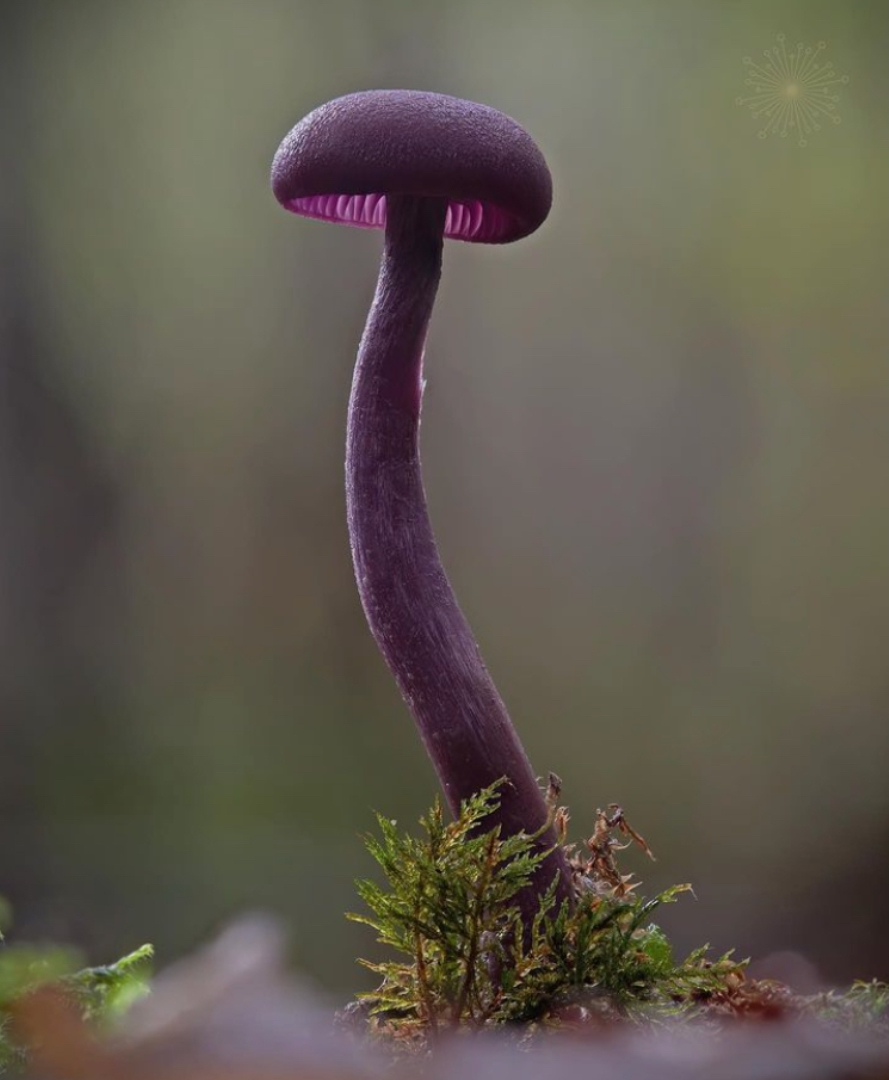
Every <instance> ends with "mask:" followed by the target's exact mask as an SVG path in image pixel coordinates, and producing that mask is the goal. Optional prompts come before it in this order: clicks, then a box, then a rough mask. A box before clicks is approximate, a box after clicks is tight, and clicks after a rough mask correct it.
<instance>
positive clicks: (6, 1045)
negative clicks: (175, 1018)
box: [0, 898, 153, 1076]
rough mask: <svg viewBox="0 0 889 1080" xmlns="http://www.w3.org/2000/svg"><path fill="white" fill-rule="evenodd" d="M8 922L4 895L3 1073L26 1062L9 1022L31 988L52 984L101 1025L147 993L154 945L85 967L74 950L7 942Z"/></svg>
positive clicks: (0, 949)
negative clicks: (100, 965)
mask: <svg viewBox="0 0 889 1080" xmlns="http://www.w3.org/2000/svg"><path fill="white" fill-rule="evenodd" d="M9 921H10V912H9V907H8V905H7V904H6V902H5V901H4V900H3V899H2V898H0V1076H3V1075H5V1074H7V1073H11V1072H13V1071H14V1070H18V1069H20V1068H22V1067H23V1066H24V1064H25V1051H24V1049H23V1047H22V1046H21V1045H19V1044H18V1043H17V1042H16V1041H15V1040H14V1038H13V1036H12V1034H11V1032H10V1021H11V1017H12V1012H13V1010H14V1007H15V1004H16V1002H18V1001H19V1000H21V999H22V998H23V997H25V996H26V995H27V994H29V993H31V992H32V991H34V990H37V989H39V988H41V987H45V986H48V985H52V986H53V987H54V988H56V989H58V990H59V991H60V992H61V993H63V994H64V995H65V996H66V997H68V998H69V999H70V1000H72V1001H73V1002H74V1003H75V1004H76V1005H77V1007H78V1009H79V1012H80V1014H81V1016H82V1017H83V1019H84V1020H89V1021H93V1022H96V1023H99V1024H100V1025H101V1024H110V1023H112V1022H113V1021H114V1020H115V1019H116V1018H117V1017H119V1016H120V1015H121V1014H122V1013H123V1012H124V1011H125V1010H126V1009H127V1008H128V1007H129V1005H130V1004H132V1002H133V1001H135V1000H136V999H137V998H139V997H141V996H142V995H143V994H145V993H147V979H148V965H149V961H150V960H151V957H152V954H153V950H152V947H151V946H150V945H143V946H142V947H141V948H139V949H136V950H134V951H133V952H131V953H129V954H127V955H126V956H124V957H121V959H120V960H118V961H117V962H116V963H114V964H108V965H105V966H102V967H82V963H83V961H82V958H81V956H80V954H79V953H78V952H77V951H76V950H74V949H69V948H65V947H63V946H58V945H28V944H18V943H16V944H12V945H10V944H7V942H6V941H5V939H4V937H3V933H2V931H3V930H4V929H5V928H6V925H7V924H8V922H9Z"/></svg>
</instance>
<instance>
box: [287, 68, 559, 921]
mask: <svg viewBox="0 0 889 1080" xmlns="http://www.w3.org/2000/svg"><path fill="white" fill-rule="evenodd" d="M272 188H273V191H274V194H275V196H276V198H277V199H278V201H279V202H280V203H281V204H282V205H283V206H284V207H285V208H286V209H288V210H291V211H293V212H294V213H297V214H302V215H304V216H306V217H312V218H318V219H322V220H324V221H334V222H340V223H342V224H346V225H357V226H361V227H364V228H385V243H384V250H383V257H382V263H381V266H380V274H379V279H378V282H377V289H376V294H375V296H374V299H373V304H372V306H371V309H370V313H369V315H368V319H367V325H366V326H365V329H364V333H363V335H362V338H361V343H360V345H359V348H358V358H357V363H356V367H355V374H354V378H353V382H352V392H351V398H350V402H349V417H348V427H347V441H346V498H347V516H348V525H349V537H350V541H351V548H352V559H353V562H354V566H355V576H356V580H357V583H358V591H359V593H360V595H361V602H362V604H363V607H364V612H365V615H366V617H367V621H368V624H369V626H370V630H371V633H372V634H373V636H374V638H375V640H376V642H377V645H378V646H379V649H380V651H381V652H382V654H383V657H384V658H385V660H386V662H387V664H388V666H389V668H390V669H391V671H392V673H393V675H394V676H395V680H396V682H397V683H398V687H399V689H400V691H401V694H402V696H403V697H404V700H405V701H406V703H407V705H408V707H409V709H410V710H411V712H412V714H413V716H414V718H415V720H416V722H417V726H418V727H419V730H420V734H421V736H422V738H423V742H424V743H425V746H426V749H427V751H428V753H429V756H430V758H431V759H432V762H433V764H434V766H435V769H436V772H437V774H438V777H439V780H440V782H441V784H442V787H443V789H444V792H445V796H446V798H447V801H448V804H449V805H450V807H451V809H452V811H454V812H455V813H456V812H458V810H459V807H460V803H461V801H462V800H464V799H467V798H468V797H470V796H471V795H474V794H476V793H478V792H479V791H480V790H481V789H483V788H486V787H488V786H489V785H491V784H493V783H495V782H496V781H498V780H499V779H501V778H503V777H505V778H506V781H507V783H506V784H504V785H503V787H502V788H501V789H500V802H499V805H498V807H497V809H496V811H494V813H493V814H492V816H491V819H490V820H491V823H492V825H499V826H500V828H501V832H502V834H503V835H512V834H515V833H518V832H520V831H525V832H529V833H534V832H537V831H538V830H543V831H542V833H541V836H540V840H539V843H540V845H541V847H545V848H552V849H553V850H552V852H551V854H549V855H548V857H547V859H546V860H545V861H544V863H543V864H542V865H541V867H540V869H539V870H538V873H537V876H536V878H535V881H534V887H533V888H532V889H530V890H528V892H527V894H526V895H525V896H524V897H523V899H522V911H523V916H524V918H525V920H526V925H528V921H529V919H530V917H532V916H533V914H534V913H535V912H536V910H537V904H538V897H539V894H540V893H541V892H542V891H543V890H545V889H546V888H547V886H549V884H550V883H551V882H552V880H553V878H554V876H556V875H558V883H557V897H558V898H559V899H560V900H566V899H569V898H570V896H571V887H570V872H569V869H568V866H567V863H566V860H565V858H564V855H563V854H562V852H561V850H560V849H558V848H557V847H556V846H555V845H556V838H555V835H554V833H553V830H552V828H551V827H550V828H548V829H547V828H545V826H546V823H547V817H548V808H547V805H546V802H545V799H544V797H543V794H542V792H541V790H540V787H539V786H538V783H537V780H536V778H535V774H534V772H533V771H532V769H531V765H530V763H529V761H528V758H527V756H526V754H525V751H524V749H523V748H522V745H521V742H520V741H519V738H518V736H517V734H516V731H515V728H514V727H513V725H512V721H511V720H510V718H509V714H508V713H507V711H506V707H505V706H504V704H503V701H502V700H501V698H500V695H499V694H498V692H497V689H496V687H495V686H494V683H493V681H492V679H491V676H490V675H489V674H488V671H487V669H486V667H485V665H484V662H483V660H482V658H481V655H480V652H479V649H478V646H477V644H476V642H475V639H474V638H473V635H472V631H471V630H470V628H469V625H468V623H467V621H466V619H465V617H464V615H463V613H462V612H461V610H460V608H459V606H458V604H457V600H456V597H455V596H454V592H453V590H452V588H451V585H450V583H449V582H448V579H447V576H446V575H445V571H444V568H443V567H442V564H441V559H440V557H439V553H438V549H437V547H436V543H435V538H434V536H433V532H432V526H431V524H430V521H429V515H428V512H427V508H426V498H425V494H424V490H423V482H422V476H421V472H420V453H419V421H420V406H421V399H422V394H423V353H424V345H425V339H426V330H427V326H428V324H429V318H430V315H431V312H432V306H433V303H434V300H435V294H436V291H437V288H438V281H439V277H440V275H441V259H442V248H443V238H444V237H450V238H453V239H456V240H466V241H473V242H476V243H488V244H503V243H508V242H510V241H513V240H518V239H520V238H521V237H523V236H527V235H528V234H529V233H531V232H533V231H534V230H535V229H536V228H537V227H538V226H539V225H540V224H541V223H542V222H543V220H544V219H545V218H546V216H547V214H548V212H549V208H550V204H551V201H552V183H551V179H550V174H549V170H548V168H547V166H546V162H545V161H544V159H543V156H542V154H541V153H540V151H539V150H538V148H537V146H536V145H535V143H534V142H533V141H532V139H531V137H530V136H529V135H528V134H527V132H525V131H524V130H523V129H522V128H521V127H519V125H518V124H516V123H515V121H513V120H511V119H510V118H509V117H507V116H505V115H504V114H503V113H501V112H498V111H497V110H496V109H492V108H489V107H488V106H485V105H479V104H476V103H474V102H470V101H463V100H460V99H458V98H453V97H448V96H445V95H441V94H432V93H423V92H418V91H406V90H376V91H367V92H364V93H357V94H349V95H347V96H345V97H341V98H337V99H336V100H334V101H330V102H328V103H327V104H326V105H322V106H321V107H320V108H318V109H316V110H315V111H314V112H312V113H310V114H309V115H308V116H306V117H305V119H303V120H302V121H300V123H299V124H297V125H296V127H295V128H293V130H292V131H291V132H290V134H289V135H287V137H286V138H285V139H284V141H283V142H282V143H281V146H280V147H279V149H278V152H277V154H276V155H275V159H274V162H273V165H272Z"/></svg>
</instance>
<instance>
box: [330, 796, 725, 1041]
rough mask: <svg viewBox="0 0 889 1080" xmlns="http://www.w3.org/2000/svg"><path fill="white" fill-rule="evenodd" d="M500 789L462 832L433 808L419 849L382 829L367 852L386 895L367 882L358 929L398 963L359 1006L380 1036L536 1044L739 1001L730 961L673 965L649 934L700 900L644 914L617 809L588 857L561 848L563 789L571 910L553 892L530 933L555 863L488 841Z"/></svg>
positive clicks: (386, 823) (510, 842)
mask: <svg viewBox="0 0 889 1080" xmlns="http://www.w3.org/2000/svg"><path fill="white" fill-rule="evenodd" d="M499 786H500V785H499V784H495V785H493V786H492V787H491V788H488V789H486V790H485V791H482V792H480V793H479V794H478V795H477V796H475V797H474V798H472V799H469V800H468V801H467V802H465V803H464V804H463V807H462V810H461V813H460V815H459V817H458V818H457V820H456V821H452V822H447V821H445V819H444V815H443V812H442V808H441V806H440V804H438V803H436V804H435V805H434V806H433V808H432V809H431V810H430V811H429V813H428V814H426V815H425V816H424V817H423V818H422V819H421V822H420V824H421V826H422V835H421V836H420V837H413V836H411V835H406V834H402V833H400V832H399V830H398V828H397V826H396V823H395V822H394V821H390V820H389V819H387V818H385V817H383V816H378V823H379V829H380V836H379V837H378V838H377V837H369V838H368V839H367V840H366V843H367V847H368V849H369V851H370V853H371V855H373V857H374V858H375V859H376V861H377V862H378V863H379V864H380V866H381V867H382V870H383V873H384V874H385V876H386V880H387V882H388V888H386V889H384V888H381V887H380V886H378V885H377V884H376V883H374V882H372V881H361V882H359V883H358V891H359V894H360V896H361V898H362V899H363V900H364V902H365V903H366V904H367V906H368V908H369V909H370V912H371V914H369V915H356V914H352V915H350V916H349V918H351V919H353V920H355V921H357V922H361V923H365V924H367V925H369V926H371V927H373V929H374V930H375V931H376V932H377V937H378V940H379V941H380V942H382V943H383V944H385V945H387V946H389V947H391V948H393V949H395V951H396V952H397V953H399V954H400V957H399V958H398V959H394V960H386V961H381V962H372V961H367V960H363V961H361V963H362V964H364V966H366V967H368V968H369V969H370V970H371V971H373V972H375V973H377V974H378V975H380V976H382V983H381V984H380V986H379V987H378V988H377V989H376V990H374V991H372V992H370V993H366V994H362V995H360V1001H361V1002H362V1006H363V1011H364V1012H365V1013H366V1015H367V1017H368V1021H369V1026H370V1029H371V1030H372V1031H373V1032H375V1033H377V1034H378V1035H382V1036H384V1037H387V1038H389V1039H393V1040H396V1041H398V1042H399V1043H401V1044H403V1045H405V1046H412V1047H415V1048H422V1047H424V1046H426V1045H427V1044H428V1043H429V1042H430V1041H434V1039H435V1038H436V1036H437V1034H438V1033H439V1032H440V1031H442V1030H443V1029H453V1028H461V1027H470V1028H481V1027H488V1026H495V1025H506V1024H508V1025H522V1026H523V1028H524V1030H525V1031H532V1032H533V1031H539V1030H542V1029H544V1028H547V1027H554V1026H565V1025H572V1026H573V1025H575V1024H578V1023H582V1024H588V1023H594V1022H597V1021H599V1022H602V1021H606V1022H607V1021H611V1020H617V1019H626V1018H633V1017H638V1016H648V1017H653V1016H664V1015H665V1014H670V1015H674V1014H676V1013H681V1012H684V1011H686V1010H688V1009H692V1008H696V1007H699V1006H700V1005H701V1003H703V1002H706V1001H715V1000H717V999H718V998H722V999H725V1000H729V999H730V998H731V997H732V996H733V995H736V994H737V991H738V990H739V988H740V987H741V986H742V985H744V983H745V979H744V974H743V969H744V966H745V965H744V963H739V962H738V961H736V960H734V959H732V957H731V955H730V954H729V955H726V956H723V957H721V958H718V959H710V958H708V957H707V955H706V954H707V949H706V948H702V949H699V950H697V951H695V952H694V953H692V954H691V956H689V957H687V958H685V959H683V960H681V961H679V962H677V961H676V959H675V958H674V956H673V950H672V948H671V945H670V942H669V941H668V939H667V937H666V935H665V934H664V932H663V931H662V930H661V929H660V927H659V926H657V925H656V924H655V923H654V922H652V921H651V917H652V915H653V914H654V912H655V910H656V909H657V908H659V907H660V906H661V905H662V904H668V903H672V902H674V901H675V900H677V899H678V898H679V896H680V895H681V894H682V893H685V892H688V891H690V887H689V886H688V885H676V886H673V887H672V888H670V889H666V890H665V891H664V892H662V893H660V894H659V895H657V896H655V897H654V898H653V899H648V900H646V899H644V898H643V897H641V896H640V895H638V894H637V892H636V883H635V882H634V881H633V880H632V876H631V875H625V874H622V873H621V872H620V871H619V869H618V867H617V864H616V859H615V855H616V853H617V852H618V851H620V850H621V849H622V848H623V847H625V846H626V845H627V844H629V843H633V842H635V843H636V844H638V845H639V846H640V847H642V848H643V849H644V850H645V851H648V847H647V845H646V844H645V841H644V840H643V839H642V837H641V836H640V835H639V834H638V833H637V832H636V831H635V830H634V829H632V827H631V826H630V825H629V824H628V822H627V821H626V818H625V817H624V815H623V813H622V811H621V810H620V808H619V807H616V806H611V807H609V808H608V810H607V811H599V813H598V816H597V821H596V826H595V829H594V832H593V834H592V836H591V837H590V838H589V839H588V840H586V841H585V842H584V843H583V844H582V845H567V844H565V837H566V834H567V828H568V820H569V819H568V814H567V811H566V810H565V809H564V808H563V807H558V806H557V805H556V800H557V798H558V795H559V785H558V782H557V780H556V778H555V777H551V779H550V787H549V792H548V800H549V804H550V810H551V813H550V821H549V822H548V825H549V824H554V825H555V826H556V830H557V835H558V836H559V837H560V842H561V843H562V844H563V845H564V846H565V848H566V853H567V855H568V858H569V862H570V865H571V867H572V872H573V875H574V885H575V898H574V903H573V905H568V904H565V905H562V906H561V907H558V905H557V903H556V900H555V884H554V885H553V887H552V888H551V889H550V890H549V892H548V893H547V894H546V895H545V896H544V897H542V899H541V901H540V906H539V910H538V912H537V915H536V917H535V918H534V920H533V924H532V926H531V927H530V932H528V928H526V927H524V926H523V924H522V920H521V916H520V913H519V908H518V905H517V902H516V899H517V896H518V894H519V893H520V892H521V890H522V889H523V888H525V887H526V886H527V885H528V884H529V882H530V880H531V877H532V875H533V873H534V871H535V870H536V868H537V867H538V866H539V865H540V863H541V862H542V860H543V859H544V858H545V856H546V852H541V851H540V850H539V849H538V848H537V847H536V846H535V840H536V839H537V836H533V835H527V834H521V835H518V836H511V837H501V835H500V832H499V829H494V830H493V831H486V830H485V828H484V822H485V819H486V818H487V817H488V815H489V814H490V813H491V811H492V810H493V809H494V808H495V807H496V805H497V800H498V788H499ZM538 835H539V834H538ZM648 853H649V854H650V852H648Z"/></svg>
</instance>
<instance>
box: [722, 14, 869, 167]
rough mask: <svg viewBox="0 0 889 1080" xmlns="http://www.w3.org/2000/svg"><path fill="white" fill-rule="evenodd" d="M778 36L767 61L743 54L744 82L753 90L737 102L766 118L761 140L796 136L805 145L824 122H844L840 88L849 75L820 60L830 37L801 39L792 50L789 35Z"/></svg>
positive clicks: (769, 50) (756, 114) (760, 117)
mask: <svg viewBox="0 0 889 1080" xmlns="http://www.w3.org/2000/svg"><path fill="white" fill-rule="evenodd" d="M775 41H776V44H775V46H774V47H773V48H771V49H766V50H765V51H764V52H763V56H764V58H765V60H764V62H762V63H757V62H756V61H755V60H754V59H753V58H752V57H750V56H745V57H744V66H745V67H746V68H747V78H746V79H745V80H744V85H745V86H747V87H749V88H750V90H751V93H750V94H748V95H747V96H746V97H738V98H736V99H735V101H736V103H737V104H738V105H745V106H746V107H747V108H748V109H749V110H750V112H751V113H752V114H753V116H754V117H756V119H757V120H761V121H762V125H763V126H762V127H761V128H760V129H759V131H758V132H757V135H758V136H759V138H760V139H767V138H768V137H769V135H778V136H780V138H782V139H786V138H787V136H788V135H796V140H797V145H799V146H806V145H807V143H808V136H809V135H811V134H812V133H813V132H815V131H820V130H821V125H822V123H823V122H824V121H830V123H832V124H838V123H839V122H840V115H839V113H838V112H837V102H838V101H839V100H840V95H839V94H838V93H837V88H838V87H840V86H845V85H846V84H847V83H848V82H849V76H848V75H839V74H837V72H836V71H835V70H834V66H833V64H832V63H831V62H830V61H827V62H826V63H821V62H820V61H819V57H820V56H821V54H822V53H823V52H824V50H825V49H826V48H827V42H825V41H819V42H818V44H817V45H815V46H812V45H805V44H803V42H798V43H797V45H796V48H791V49H789V50H788V48H787V39H786V37H785V35H784V34H778V36H777V38H776V39H775Z"/></svg>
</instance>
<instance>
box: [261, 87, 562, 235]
mask: <svg viewBox="0 0 889 1080" xmlns="http://www.w3.org/2000/svg"><path fill="white" fill-rule="evenodd" d="M272 190H273V191H274V193H275V197H276V198H277V199H278V201H279V202H280V203H281V205H282V206H284V207H285V208H286V209H287V210H292V211H293V212H294V213H296V214H303V215H304V216H306V217H313V218H320V219H322V220H324V221H337V222H341V223H342V224H345V225H358V226H361V227H363V228H369V229H373V228H383V227H384V226H385V224H386V195H387V194H389V193H391V194H402V195H429V196H435V197H439V198H446V199H447V200H448V212H447V218H446V221H445V229H444V233H445V236H449V237H452V238H454V239H456V240H470V241H475V242H477V243H486V244H504V243H508V242H509V241H511V240H519V239H520V238H521V237H523V236H527V235H528V233H531V232H533V231H534V230H535V229H536V228H537V227H538V226H539V225H540V224H541V223H542V222H543V221H544V219H545V218H546V215H547V214H548V213H549V208H550V205H551V204H552V179H551V177H550V174H549V169H548V168H547V166H546V162H545V161H544V159H543V155H542V154H541V152H540V150H539V149H538V148H537V146H536V144H535V143H534V140H533V139H532V138H531V136H530V135H529V134H528V133H527V132H526V131H525V130H524V129H523V128H521V127H519V125H518V124H517V123H516V122H515V121H514V120H512V119H510V118H509V117H508V116H506V115H505V114H504V113H502V112H498V110H497V109H492V108H490V107H489V106H487V105H478V104H476V103H475V102H474V101H463V100H462V99H461V98H455V97H449V96H448V95H446V94H431V93H426V92H424V91H420V90H366V91H363V92H361V93H357V94H347V95H346V96H345V97H340V98H336V99H335V100H333V101H329V102H327V104H326V105H321V106H320V107H319V108H317V109H315V110H314V112H311V113H309V115H308V116H306V117H305V118H304V119H303V120H301V121H300V122H299V123H298V124H297V125H296V127H295V128H293V130H292V131H291V132H290V134H289V135H288V136H287V137H286V138H285V139H284V141H283V142H282V143H281V145H280V147H279V148H278V152H277V153H276V154H275V159H274V161H273V162H272Z"/></svg>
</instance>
